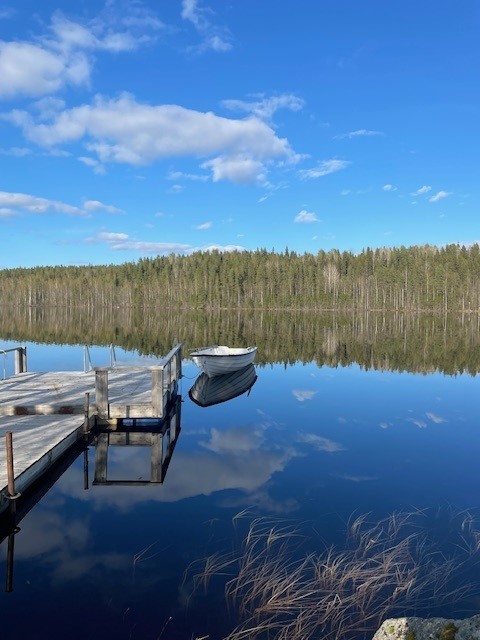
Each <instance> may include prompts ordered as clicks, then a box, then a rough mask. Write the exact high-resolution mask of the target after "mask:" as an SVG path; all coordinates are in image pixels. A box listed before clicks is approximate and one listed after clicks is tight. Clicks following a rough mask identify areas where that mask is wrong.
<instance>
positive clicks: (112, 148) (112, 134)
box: [2, 94, 342, 182]
mask: <svg viewBox="0 0 480 640" xmlns="http://www.w3.org/2000/svg"><path fill="white" fill-rule="evenodd" d="M2 118H3V119H4V120H8V121H10V122H11V123H13V124H14V125H16V126H18V127H21V128H22V129H23V132H24V134H25V136H26V137H27V138H28V139H29V140H32V141H33V142H35V143H37V144H39V145H40V146H43V147H46V148H49V147H54V146H56V145H60V144H69V143H74V142H78V141H82V140H86V141H85V146H86V148H87V149H88V150H89V151H91V152H93V153H95V154H96V156H97V158H98V162H99V163H100V164H101V165H103V164H105V163H108V162H116V163H127V164H133V165H141V164H147V163H151V162H154V161H155V160H159V159H164V158H169V157H176V156H194V157H202V156H203V157H208V156H213V155H216V156H217V157H215V158H213V159H212V160H210V161H208V162H206V163H204V165H202V166H203V167H208V168H210V169H211V170H212V172H213V179H214V181H218V180H222V179H229V180H233V181H234V182H254V181H260V180H263V179H264V163H265V162H268V161H271V160H274V159H276V160H278V159H285V158H288V157H290V156H291V155H292V154H293V152H292V150H291V148H290V146H289V144H288V141H287V140H286V139H284V138H279V137H278V136H277V135H276V134H275V132H274V131H273V129H272V128H271V127H270V126H268V124H266V123H265V122H262V121H261V120H259V119H258V118H254V117H251V118H247V119H244V120H234V119H228V118H224V117H220V116H217V115H215V114H214V113H212V112H206V113H204V112H200V111H194V110H191V109H185V108H184V107H180V106H177V105H157V106H150V105H147V104H141V103H138V102H136V101H135V99H134V98H133V97H132V96H130V95H128V94H123V95H122V96H120V97H119V98H117V99H112V100H108V99H103V98H101V97H97V98H96V99H95V100H94V102H93V104H91V105H88V104H86V105H82V106H79V107H75V108H73V109H69V110H65V111H63V112H62V113H60V114H58V115H56V116H55V117H54V118H52V120H51V122H50V123H45V122H39V121H36V120H35V119H34V118H33V117H32V115H30V114H28V113H26V112H25V111H18V110H13V111H11V112H10V113H9V114H3V116H2ZM217 154H218V155H217ZM82 162H84V163H88V162H90V163H91V160H86V157H85V156H82ZM340 162H342V161H328V163H327V165H328V166H327V167H326V169H325V170H327V169H328V171H327V172H331V171H334V170H337V169H335V168H334V167H331V166H330V164H329V163H340ZM95 166H97V167H98V166H99V165H95ZM339 168H341V167H339ZM187 175H188V174H187Z"/></svg>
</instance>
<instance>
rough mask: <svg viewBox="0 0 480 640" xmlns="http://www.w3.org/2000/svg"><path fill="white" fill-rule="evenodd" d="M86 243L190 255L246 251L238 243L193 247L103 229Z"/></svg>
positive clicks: (123, 248)
mask: <svg viewBox="0 0 480 640" xmlns="http://www.w3.org/2000/svg"><path fill="white" fill-rule="evenodd" d="M84 242H85V243H86V244H105V245H107V246H108V248H109V249H111V250H112V251H134V252H138V253H143V254H159V255H168V254H170V253H177V254H181V255H189V254H191V253H194V252H196V251H204V252H209V251H222V252H227V253H230V252H233V251H245V248H244V247H241V246H238V245H219V244H209V245H205V246H202V247H193V246H192V245H190V244H185V243H182V242H155V241H145V240H138V239H137V238H132V237H131V236H129V235H128V234H126V233H121V232H116V231H114V232H111V231H101V232H100V233H98V234H97V235H95V236H89V237H87V238H85V240H84Z"/></svg>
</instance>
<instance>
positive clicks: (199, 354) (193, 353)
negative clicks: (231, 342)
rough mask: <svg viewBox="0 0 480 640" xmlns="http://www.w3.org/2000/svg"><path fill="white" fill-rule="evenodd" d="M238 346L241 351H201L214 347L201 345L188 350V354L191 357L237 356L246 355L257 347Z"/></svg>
mask: <svg viewBox="0 0 480 640" xmlns="http://www.w3.org/2000/svg"><path fill="white" fill-rule="evenodd" d="M217 346H218V345H217ZM229 348H230V347H229ZM232 348H235V347H232ZM238 348H239V349H242V353H202V352H203V351H206V350H207V349H215V347H203V348H202V349H195V351H190V356H191V357H195V358H198V357H201V358H238V357H242V356H246V355H248V354H250V353H252V351H256V350H257V347H245V349H243V348H242V347H238Z"/></svg>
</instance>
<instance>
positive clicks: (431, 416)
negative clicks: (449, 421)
mask: <svg viewBox="0 0 480 640" xmlns="http://www.w3.org/2000/svg"><path fill="white" fill-rule="evenodd" d="M425 415H426V416H427V418H428V419H429V420H431V421H432V422H435V424H441V423H442V422H446V420H445V418H442V416H438V415H437V414H435V413H426V414H425Z"/></svg>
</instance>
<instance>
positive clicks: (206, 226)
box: [195, 222, 212, 231]
mask: <svg viewBox="0 0 480 640" xmlns="http://www.w3.org/2000/svg"><path fill="white" fill-rule="evenodd" d="M211 228H212V223H211V222H203V223H202V224H198V225H197V226H196V227H195V229H198V230H199V231H206V230H207V229H211Z"/></svg>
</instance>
